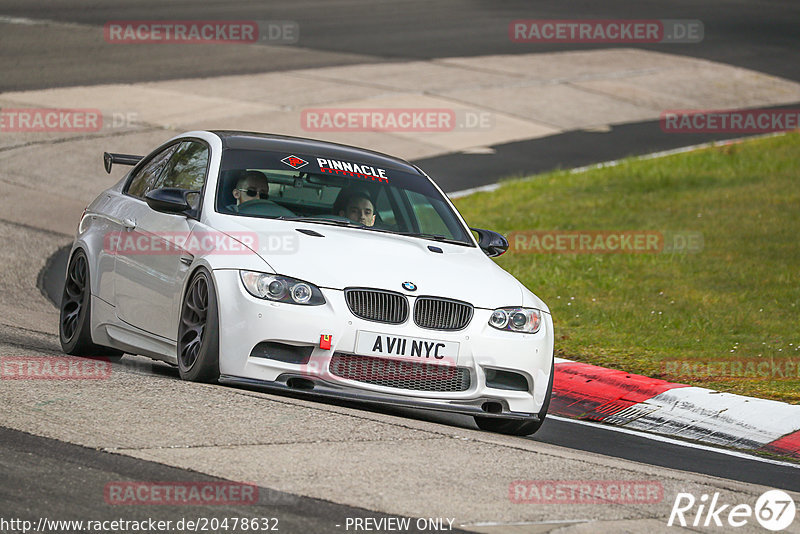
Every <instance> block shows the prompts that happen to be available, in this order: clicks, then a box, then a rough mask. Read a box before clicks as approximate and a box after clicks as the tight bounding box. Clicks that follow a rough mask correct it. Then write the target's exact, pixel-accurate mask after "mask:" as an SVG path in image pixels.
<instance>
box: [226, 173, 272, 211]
mask: <svg viewBox="0 0 800 534" xmlns="http://www.w3.org/2000/svg"><path fill="white" fill-rule="evenodd" d="M233 198H235V199H236V206H237V207H238V206H241V205H242V204H246V203H247V202H250V201H253V200H256V199H261V200H267V198H269V181H268V180H267V175H266V174H264V173H263V172H261V171H247V172H245V173H244V175H243V176H242V177H241V178H239V180H238V181H237V182H236V188H235V189H234V190H233ZM234 209H235V210H236V211H238V209H236V208H234Z"/></svg>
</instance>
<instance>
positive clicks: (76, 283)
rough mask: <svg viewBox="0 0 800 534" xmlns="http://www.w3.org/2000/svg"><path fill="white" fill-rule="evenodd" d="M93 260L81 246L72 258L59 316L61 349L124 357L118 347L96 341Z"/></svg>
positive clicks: (76, 352) (81, 353) (75, 353)
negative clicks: (91, 271) (91, 278)
mask: <svg viewBox="0 0 800 534" xmlns="http://www.w3.org/2000/svg"><path fill="white" fill-rule="evenodd" d="M91 287H92V286H91V283H90V279H89V261H88V260H87V259H86V253H85V252H83V250H80V249H78V251H76V252H75V254H73V255H72V258H71V259H70V261H69V266H68V267H67V276H66V278H65V279H64V293H63V294H62V296H61V305H60V313H59V319H58V338H59V341H60V342H61V350H63V351H64V352H66V353H67V354H71V355H73V356H95V357H96V356H105V357H107V358H108V359H109V360H111V361H117V360H119V359H120V358H121V357H122V352H121V351H118V350H116V349H111V348H108V347H103V346H101V345H97V344H95V343H94V342H93V341H92V290H91Z"/></svg>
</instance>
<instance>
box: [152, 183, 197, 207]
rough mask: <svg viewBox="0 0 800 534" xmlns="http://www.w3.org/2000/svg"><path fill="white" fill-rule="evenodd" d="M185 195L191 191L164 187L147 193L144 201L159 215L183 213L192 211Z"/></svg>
mask: <svg viewBox="0 0 800 534" xmlns="http://www.w3.org/2000/svg"><path fill="white" fill-rule="evenodd" d="M187 193H193V191H186V190H184V189H177V188H174V187H164V188H161V189H154V190H152V191H148V192H147V194H146V195H145V196H144V200H145V202H147V205H148V206H150V207H151V208H152V209H154V210H155V211H160V212H161V213H176V214H177V213H185V212H187V211H190V210H191V209H192V207H191V206H190V205H189V202H188V201H187V200H186V195H187Z"/></svg>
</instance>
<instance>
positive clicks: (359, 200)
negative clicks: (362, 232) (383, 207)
mask: <svg viewBox="0 0 800 534" xmlns="http://www.w3.org/2000/svg"><path fill="white" fill-rule="evenodd" d="M334 205H335V206H337V207H336V209H335V211H334V213H336V214H337V215H339V216H340V217H347V218H348V219H350V220H351V221H353V222H357V223H361V224H363V225H364V226H373V225H374V224H375V206H374V205H373V204H372V200H371V199H370V196H369V193H368V192H367V191H366V190H364V189H345V190H343V191H342V192H341V193H340V194H339V198H338V199H337V201H336V203H335V204H334Z"/></svg>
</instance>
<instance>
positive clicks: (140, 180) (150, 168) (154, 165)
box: [127, 145, 178, 198]
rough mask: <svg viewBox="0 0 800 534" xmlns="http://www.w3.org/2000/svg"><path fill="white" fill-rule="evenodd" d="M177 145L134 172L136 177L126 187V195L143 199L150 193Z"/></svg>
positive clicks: (168, 148) (165, 150)
mask: <svg viewBox="0 0 800 534" xmlns="http://www.w3.org/2000/svg"><path fill="white" fill-rule="evenodd" d="M177 146H178V145H172V146H169V147H167V148H165V149H164V150H162V151H161V152H159V153H158V154H156V155H155V156H153V158H152V159H151V160H150V161H149V162H148V163H146V164H145V166H144V167H142V168H141V169H139V170H138V171H137V172H136V175H135V176H134V177H133V180H131V183H130V185H128V191H127V193H128V194H129V195H133V196H135V197H139V198H144V195H145V193H147V192H148V191H150V190H151V189H152V188H153V185H154V184H155V182H156V180H158V178H159V176H160V175H161V171H162V170H164V167H165V166H166V164H167V161H169V157H170V156H171V155H172V153H173V152H174V151H175V148H177Z"/></svg>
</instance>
